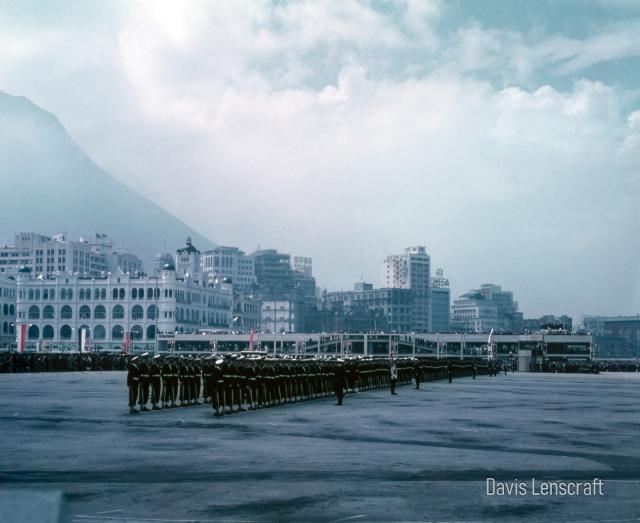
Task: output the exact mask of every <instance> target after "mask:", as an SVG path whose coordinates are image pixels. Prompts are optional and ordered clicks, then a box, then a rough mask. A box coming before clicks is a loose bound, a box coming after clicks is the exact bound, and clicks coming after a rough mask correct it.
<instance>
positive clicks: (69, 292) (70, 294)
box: [67, 289, 73, 300]
mask: <svg viewBox="0 0 640 523" xmlns="http://www.w3.org/2000/svg"><path fill="white" fill-rule="evenodd" d="M67 298H69V299H70V300H72V299H73V290H72V289H67Z"/></svg>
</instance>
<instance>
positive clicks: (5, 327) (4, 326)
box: [2, 321, 9, 334]
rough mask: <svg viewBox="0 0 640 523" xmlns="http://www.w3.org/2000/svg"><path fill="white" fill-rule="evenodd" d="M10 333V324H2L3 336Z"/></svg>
mask: <svg viewBox="0 0 640 523" xmlns="http://www.w3.org/2000/svg"><path fill="white" fill-rule="evenodd" d="M8 332H9V322H7V321H5V322H4V323H3V324H2V334H7V333H8Z"/></svg>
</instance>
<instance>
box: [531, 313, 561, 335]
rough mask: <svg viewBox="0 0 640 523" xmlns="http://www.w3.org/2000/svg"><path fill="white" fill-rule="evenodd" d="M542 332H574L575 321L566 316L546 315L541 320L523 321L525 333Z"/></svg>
mask: <svg viewBox="0 0 640 523" xmlns="http://www.w3.org/2000/svg"><path fill="white" fill-rule="evenodd" d="M541 330H555V331H564V332H573V320H572V319H571V318H570V317H569V316H567V315H566V314H563V315H562V316H554V315H553V314H546V315H544V316H541V317H540V318H526V319H524V320H522V331H523V332H538V331H541Z"/></svg>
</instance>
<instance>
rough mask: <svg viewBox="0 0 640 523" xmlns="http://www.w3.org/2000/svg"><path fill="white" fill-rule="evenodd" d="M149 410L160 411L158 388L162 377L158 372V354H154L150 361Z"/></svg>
mask: <svg viewBox="0 0 640 523" xmlns="http://www.w3.org/2000/svg"><path fill="white" fill-rule="evenodd" d="M149 370H150V374H151V404H152V407H151V410H160V407H158V403H159V402H160V388H161V386H162V375H161V372H160V354H156V355H155V356H154V357H153V359H152V360H151V368H150V369H149Z"/></svg>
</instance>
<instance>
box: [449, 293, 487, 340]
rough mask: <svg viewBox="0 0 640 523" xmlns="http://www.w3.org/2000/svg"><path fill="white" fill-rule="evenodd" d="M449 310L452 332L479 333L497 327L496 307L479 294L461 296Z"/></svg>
mask: <svg viewBox="0 0 640 523" xmlns="http://www.w3.org/2000/svg"><path fill="white" fill-rule="evenodd" d="M451 310H452V316H453V318H452V320H453V321H452V325H451V326H452V327H453V328H454V330H459V331H462V332H478V333H480V332H490V331H491V329H494V330H495V329H497V327H498V306H497V305H496V304H495V303H494V302H492V301H491V300H489V299H488V298H487V297H486V296H485V295H483V294H481V293H479V292H468V293H467V294H463V295H462V296H460V298H458V299H457V300H455V301H454V302H453V305H452V307H451Z"/></svg>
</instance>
